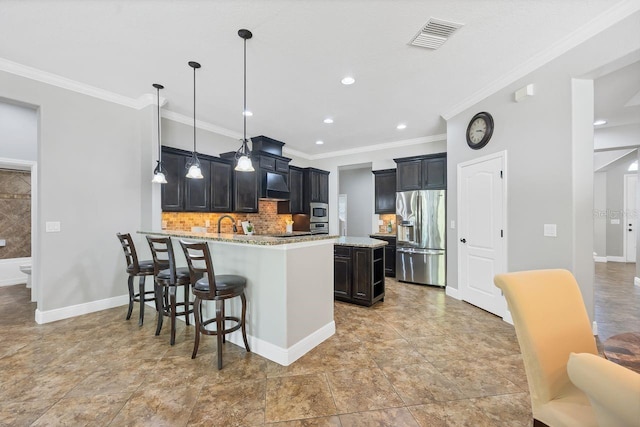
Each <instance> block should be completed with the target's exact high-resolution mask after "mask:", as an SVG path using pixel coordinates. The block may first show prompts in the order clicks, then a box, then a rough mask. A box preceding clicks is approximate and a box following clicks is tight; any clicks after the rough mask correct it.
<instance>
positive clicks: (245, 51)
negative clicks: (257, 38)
mask: <svg viewBox="0 0 640 427" xmlns="http://www.w3.org/2000/svg"><path fill="white" fill-rule="evenodd" d="M242 117H243V118H244V131H243V138H242V145H243V148H244V152H245V154H246V152H247V149H248V147H247V39H244V107H243V110H242Z"/></svg>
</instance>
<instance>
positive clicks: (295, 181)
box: [278, 166, 305, 214]
mask: <svg viewBox="0 0 640 427" xmlns="http://www.w3.org/2000/svg"><path fill="white" fill-rule="evenodd" d="M303 198H304V169H302V168H299V167H296V166H289V200H288V201H281V202H278V213H279V214H301V213H304V211H305V209H304V203H303Z"/></svg>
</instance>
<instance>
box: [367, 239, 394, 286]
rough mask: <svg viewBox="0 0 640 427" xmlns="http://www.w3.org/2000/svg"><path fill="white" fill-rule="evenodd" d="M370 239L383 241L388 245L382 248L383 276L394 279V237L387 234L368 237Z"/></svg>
mask: <svg viewBox="0 0 640 427" xmlns="http://www.w3.org/2000/svg"><path fill="white" fill-rule="evenodd" d="M369 237H371V238H372V239H380V240H384V241H385V242H387V243H388V245H387V246H385V247H384V275H385V276H386V277H396V235H395V234H389V233H377V234H371V235H369Z"/></svg>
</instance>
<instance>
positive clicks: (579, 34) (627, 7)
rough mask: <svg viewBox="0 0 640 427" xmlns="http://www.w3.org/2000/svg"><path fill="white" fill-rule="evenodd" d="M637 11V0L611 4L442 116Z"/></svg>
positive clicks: (462, 108)
mask: <svg viewBox="0 0 640 427" xmlns="http://www.w3.org/2000/svg"><path fill="white" fill-rule="evenodd" d="M639 10H640V2H638V1H637V0H626V1H623V2H622V3H619V4H618V5H616V6H614V7H612V8H611V9H609V10H607V11H606V12H604V13H602V14H601V15H599V16H597V17H595V18H594V19H592V20H591V21H590V22H588V23H586V24H585V25H583V26H582V27H580V28H578V29H577V30H575V31H574V32H573V33H571V34H569V35H568V36H566V37H564V38H563V39H560V40H559V41H558V42H556V43H555V44H554V45H553V46H551V47H550V48H549V49H547V50H546V51H544V52H541V53H539V54H538V55H534V56H533V57H531V59H529V60H528V61H526V62H524V63H523V64H521V65H519V66H517V67H516V68H514V69H513V70H512V71H511V72H509V73H507V74H505V75H504V76H502V77H500V78H499V79H497V80H494V81H493V82H492V83H490V84H489V85H488V86H485V87H484V88H482V89H480V90H479V91H477V92H475V93H473V94H472V95H470V96H469V97H467V98H465V99H463V100H462V101H461V102H459V103H458V104H456V105H454V106H453V107H451V108H450V109H448V110H447V111H445V112H444V113H442V118H443V119H445V120H449V119H451V118H452V117H454V116H456V115H458V114H460V113H462V112H463V111H465V110H466V109H468V108H470V107H472V106H474V105H475V104H477V103H478V102H480V101H482V100H483V99H485V98H487V97H489V96H491V95H493V94H494V93H496V92H498V91H499V90H501V89H504V88H505V87H507V86H509V85H510V84H512V83H514V82H516V81H517V80H519V79H521V78H523V77H525V76H526V75H527V74H530V73H532V72H533V71H535V70H537V69H538V68H540V67H542V66H543V65H545V64H548V63H549V62H551V61H553V60H554V59H556V58H558V57H559V56H561V55H563V54H565V53H566V52H568V51H569V50H571V49H573V48H574V47H576V46H578V45H580V44H582V43H584V42H585V41H587V40H589V39H590V38H591V37H593V36H595V35H596V34H598V33H600V32H602V31H604V30H606V29H607V28H609V27H611V26H612V25H614V24H617V23H618V22H620V21H621V20H623V19H624V18H627V17H629V16H630V15H631V14H633V13H635V12H637V11H639Z"/></svg>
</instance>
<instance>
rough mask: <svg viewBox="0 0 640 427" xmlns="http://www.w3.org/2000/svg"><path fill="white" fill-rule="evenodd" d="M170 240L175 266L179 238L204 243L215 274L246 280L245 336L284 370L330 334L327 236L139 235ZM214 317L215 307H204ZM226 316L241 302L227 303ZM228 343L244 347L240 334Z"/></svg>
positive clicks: (331, 238)
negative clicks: (165, 237) (233, 275)
mask: <svg viewBox="0 0 640 427" xmlns="http://www.w3.org/2000/svg"><path fill="white" fill-rule="evenodd" d="M139 233H140V234H149V235H160V236H170V237H172V238H173V239H174V248H175V255H176V262H177V264H178V265H186V260H185V258H184V254H183V253H182V250H180V249H179V248H180V244H179V242H178V240H186V241H197V240H205V241H206V242H207V243H208V244H209V248H210V250H211V256H212V259H213V266H214V270H215V274H216V275H220V274H237V275H241V276H244V277H246V279H247V288H246V296H247V307H248V308H247V336H248V339H249V344H250V347H251V351H252V352H254V353H257V354H259V355H260V356H263V357H265V358H267V359H269V360H272V361H274V362H276V363H279V364H280V365H284V366H287V365H289V364H291V363H293V362H294V361H295V360H297V359H298V358H300V357H301V356H303V355H304V354H305V353H307V352H308V351H309V350H311V349H312V348H314V347H316V346H317V345H318V344H320V343H321V342H323V341H324V340H326V339H327V338H329V337H330V336H332V335H333V334H334V333H335V323H334V320H333V244H334V242H335V241H336V236H330V235H326V234H325V235H302V236H301V235H281V236H261V235H238V234H218V233H193V232H184V231H172V230H162V231H140V232H139ZM205 309H206V310H211V311H210V313H213V312H214V310H215V307H214V306H213V304H211V305H210V306H206V305H205ZM226 310H227V312H228V313H229V314H230V315H236V316H237V315H239V313H240V304H239V302H238V303H236V302H235V301H233V303H229V305H227V307H226ZM227 339H228V340H229V341H231V342H233V343H234V344H237V345H240V346H243V344H242V335H241V334H240V332H239V331H238V332H234V333H232V334H230V335H228V337H227Z"/></svg>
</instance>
